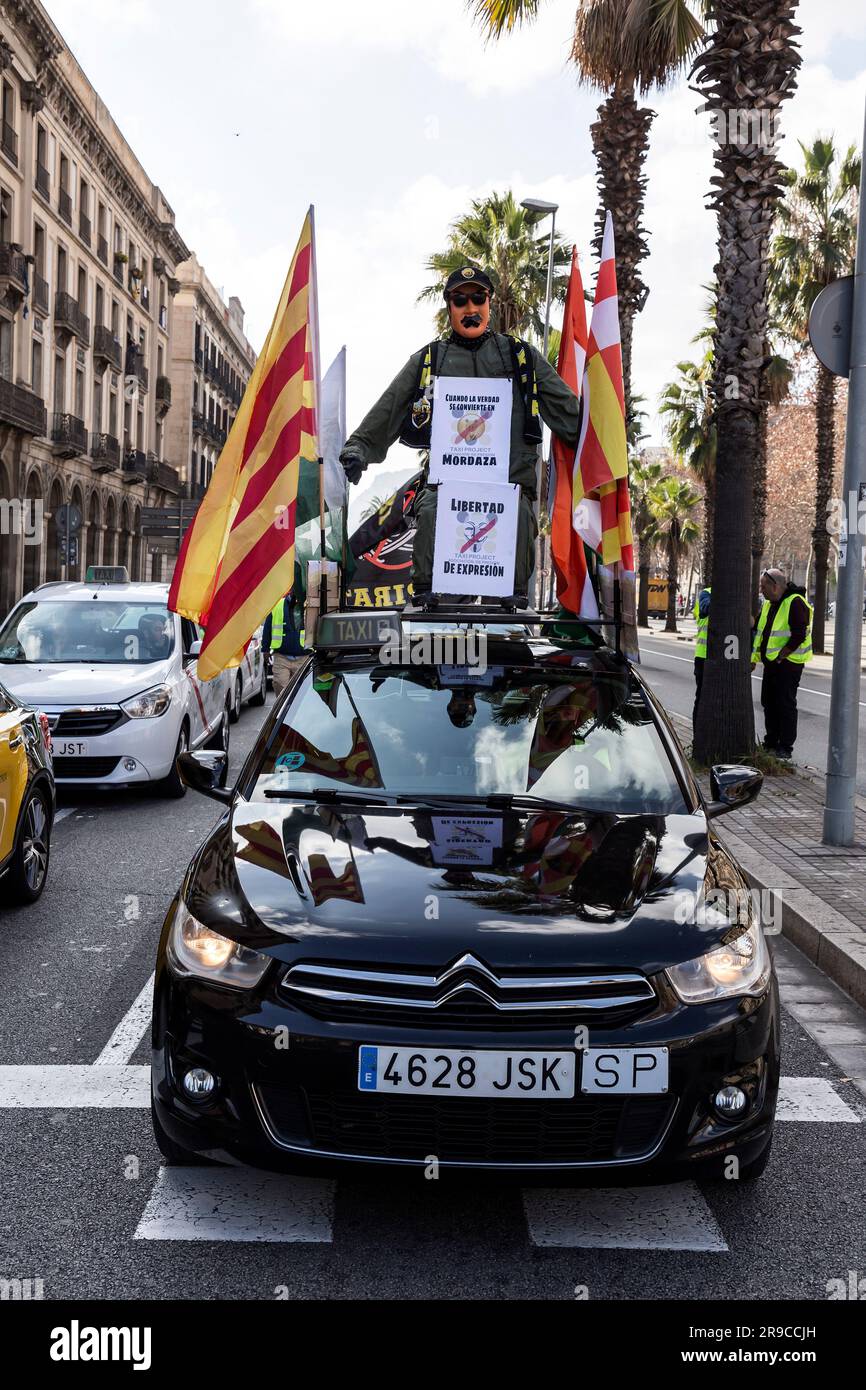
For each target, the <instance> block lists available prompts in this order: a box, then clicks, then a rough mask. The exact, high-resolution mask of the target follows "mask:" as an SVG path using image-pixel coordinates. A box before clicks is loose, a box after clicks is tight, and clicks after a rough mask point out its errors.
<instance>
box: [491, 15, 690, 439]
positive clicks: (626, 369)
mask: <svg viewBox="0 0 866 1390" xmlns="http://www.w3.org/2000/svg"><path fill="white" fill-rule="evenodd" d="M467 3H468V4H469V7H470V8H471V9H472V10H473V11H474V13H475V15H476V17H477V18H478V21H479V23H480V24H481V27H482V29H483V30H484V31H485V32H486V33H487V34H489V35H490V36H491V37H492V38H495V39H498V38H500V37H501V36H502V35H503V34H504V33H507V32H510V31H511V30H513V29H515V28H517V27H518V26H519V25H521V24H523V23H528V22H531V21H532V20H533V19H535V17H536V15H537V14H538V11H539V9H540V0H467ZM702 38H703V29H702V28H701V25H700V24H699V23H698V20H697V19H696V18H695V16H694V14H693V13H692V11H691V10H690V9H689V8H688V6H687V5H686V4H685V0H578V5H577V13H576V15H575V21H574V34H573V36H572V48H571V58H572V61H573V63H574V65H575V67H576V68H577V71H578V77H579V80H580V81H581V82H582V83H584V84H585V85H586V86H590V87H595V88H600V89H601V90H602V91H606V92H607V93H608V96H607V98H606V100H605V101H604V102H603V103H602V105H601V106H600V107H599V108H598V120H597V121H596V122H594V124H593V125H592V126H591V128H590V129H591V133H592V144H593V149H594V150H595V157H596V163H597V165H598V190H599V206H598V211H597V215H596V236H595V247H596V251H597V252H598V254H599V255H600V254H601V240H602V234H603V232H604V219H605V212H606V210H607V209H608V208H609V209H610V210H611V212H612V214H613V222H614V231H615V235H616V274H617V289H618V292H619V315H620V336H621V340H622V367H623V384H624V389H625V402H626V418H627V419H628V418H629V416H630V414H631V344H632V326H633V323H634V317H635V315H636V314H638V313H639V312H640V310H641V309H642V308H643V305H644V302H645V300H646V295H647V287H646V285H645V284H644V282H643V280H642V279H641V276H640V264H641V261H643V260H644V258H645V256H646V254H647V249H648V248H647V241H646V233H645V230H644V228H643V225H642V218H643V208H644V197H645V185H646V179H645V177H644V175H643V172H642V169H643V163H644V160H645V159H646V155H647V149H648V147H649V128H650V125H651V124H652V121H653V119H654V116H655V112H654V111H651V110H650V109H649V108H648V107H645V106H638V103H637V101H636V100H635V91H637V92H638V94H639V95H640V96H645V95H646V93H647V92H648V91H649V90H650V88H652V87H655V86H658V87H663V86H665V85H666V84H667V83H668V82H670V81H671V80H672V79H673V78H674V77H675V76H676V74H677V73H678V72H679V71H680V69H681V68H682V67H683V66H684V64H685V63H686V62H687V61H688V59H689V57H690V55H691V54H692V53H693V52H694V51H695V49H696V48H697V46H698V44H699V43H700V41H701V39H702Z"/></svg>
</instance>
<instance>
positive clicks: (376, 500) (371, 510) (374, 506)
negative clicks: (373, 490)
mask: <svg viewBox="0 0 866 1390" xmlns="http://www.w3.org/2000/svg"><path fill="white" fill-rule="evenodd" d="M387 501H388V498H387V497H371V498H370V500H369V502H368V503H367V505H366V507H364V509H363V511H362V512H361V520H362V521H368V520H369V518H370V517H371V516H375V515H376V512H378V510H379V508H380V507H384V505H385V503H386V502H387Z"/></svg>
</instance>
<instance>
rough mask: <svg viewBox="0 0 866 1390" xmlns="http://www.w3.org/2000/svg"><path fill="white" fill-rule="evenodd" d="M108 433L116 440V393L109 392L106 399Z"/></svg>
mask: <svg viewBox="0 0 866 1390" xmlns="http://www.w3.org/2000/svg"><path fill="white" fill-rule="evenodd" d="M108 433H109V434H110V435H111V437H112V439H116V438H117V392H116V391H111V392H110V393H109V397H108Z"/></svg>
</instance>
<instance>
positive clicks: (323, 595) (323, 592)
mask: <svg viewBox="0 0 866 1390" xmlns="http://www.w3.org/2000/svg"><path fill="white" fill-rule="evenodd" d="M319 557H320V558H319V564H320V566H321V568H320V571H319V617H320V618H321V617H322V616H323V615H324V614H325V613H327V611H328V576H327V574H326V572H325V460H324V458H323V457H322V455H321V454H320V455H319Z"/></svg>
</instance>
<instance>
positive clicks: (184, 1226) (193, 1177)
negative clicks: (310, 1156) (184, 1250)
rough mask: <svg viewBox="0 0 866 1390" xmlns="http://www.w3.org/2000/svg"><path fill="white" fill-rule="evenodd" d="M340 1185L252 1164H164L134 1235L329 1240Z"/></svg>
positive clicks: (331, 1233)
mask: <svg viewBox="0 0 866 1390" xmlns="http://www.w3.org/2000/svg"><path fill="white" fill-rule="evenodd" d="M335 1188H336V1183H334V1182H332V1181H329V1180H326V1179H322V1178H297V1177H287V1176H283V1174H281V1173H266V1172H260V1171H258V1170H256V1169H252V1168H210V1167H208V1168H195V1167H190V1168H160V1170H159V1177H158V1178H157V1180H156V1183H155V1184H154V1188H153V1191H152V1192H151V1194H150V1199H149V1200H148V1203H147V1206H146V1207H145V1210H144V1214H143V1215H142V1218H141V1220H140V1221H139V1223H138V1227H137V1228H136V1232H135V1239H136V1240H245V1241H285V1242H292V1243H297V1242H303V1243H307V1244H327V1243H330V1241H332V1240H333V1238H334V1191H335Z"/></svg>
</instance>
